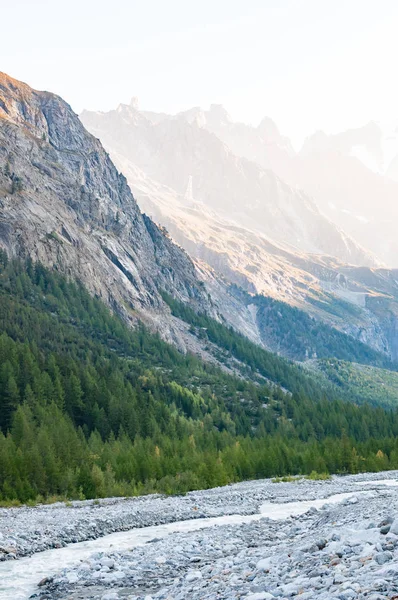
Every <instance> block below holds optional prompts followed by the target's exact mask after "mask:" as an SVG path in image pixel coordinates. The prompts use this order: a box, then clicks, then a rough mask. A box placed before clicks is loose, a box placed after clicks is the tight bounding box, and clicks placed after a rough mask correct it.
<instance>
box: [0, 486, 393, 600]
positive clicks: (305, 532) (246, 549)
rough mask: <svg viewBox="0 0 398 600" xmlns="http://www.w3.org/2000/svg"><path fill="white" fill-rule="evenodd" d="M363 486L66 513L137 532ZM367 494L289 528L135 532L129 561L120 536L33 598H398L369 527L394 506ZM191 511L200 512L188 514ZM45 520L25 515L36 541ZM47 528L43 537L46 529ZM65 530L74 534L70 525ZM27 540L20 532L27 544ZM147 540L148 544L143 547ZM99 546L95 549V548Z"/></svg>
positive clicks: (215, 493)
mask: <svg viewBox="0 0 398 600" xmlns="http://www.w3.org/2000/svg"><path fill="white" fill-rule="evenodd" d="M360 477H361V476H359V477H345V478H343V479H341V478H334V479H333V480H332V481H331V482H314V483H312V482H307V481H304V482H302V483H301V484H300V485H298V484H297V483H295V484H293V483H284V484H272V483H271V482H264V481H263V482H247V483H244V484H238V485H235V486H227V487H225V488H219V489H216V490H208V491H203V492H193V493H192V494H187V495H186V496H185V497H178V498H172V499H169V498H164V499H163V498H160V497H148V498H145V499H136V500H131V501H130V500H128V501H124V502H119V501H105V503H104V506H100V507H96V508H95V509H94V508H93V507H90V506H88V505H87V503H86V504H84V503H83V504H79V505H78V506H79V510H75V509H68V510H72V512H71V515H72V517H73V515H74V514H77V513H78V512H79V513H80V519H81V517H82V515H85V514H86V513H87V514H88V517H89V518H87V522H88V523H90V522H92V516H91V517H90V511H93V510H95V511H96V518H95V521H96V523H97V524H101V523H104V522H106V523H107V526H108V525H109V523H108V521H109V522H110V523H112V514H113V519H114V521H118V523H120V524H122V523H123V522H125V521H123V520H122V519H121V518H120V515H121V514H123V515H126V512H127V511H126V512H125V507H126V506H127V507H128V510H130V517H129V518H130V519H131V518H132V514H131V513H132V512H134V518H135V519H137V518H138V514H139V515H140V518H141V522H143V518H144V515H145V519H146V518H148V519H149V517H150V515H151V514H152V522H153V521H154V520H156V519H158V518H159V515H160V512H161V510H162V507H163V516H164V513H165V512H167V511H168V510H170V513H169V514H170V517H171V515H172V513H171V511H172V509H173V510H174V513H175V514H176V515H177V514H178V515H181V514H192V512H194V513H195V514H196V513H197V512H199V511H200V512H203V513H205V514H206V513H207V514H220V513H219V512H218V511H220V512H221V511H224V512H233V511H235V512H238V511H239V508H241V509H242V511H244V512H249V509H250V505H251V506H252V507H254V508H253V512H254V511H255V510H256V509H257V510H258V507H259V505H260V504H261V503H262V502H263V501H264V500H265V499H266V500H267V501H268V503H269V501H270V500H273V501H277V500H278V499H279V501H280V503H281V504H280V506H281V505H282V504H283V503H285V502H286V501H288V500H289V499H290V500H294V501H300V500H308V499H309V498H320V497H322V495H324V496H326V494H328V495H333V494H335V493H336V492H337V491H345V492H348V493H350V494H352V491H353V489H352V488H353V482H354V481H357V480H358V479H359V478H360ZM362 477H363V476H362ZM368 477H369V476H368ZM378 478H380V475H378ZM338 487H340V489H338ZM367 489H368V492H366V495H365V496H363V495H361V493H362V490H361V489H360V488H359V487H357V486H355V490H356V496H355V497H356V498H357V499H358V502H357V503H356V504H352V503H349V502H345V503H342V504H338V505H335V504H332V503H330V506H329V508H328V510H322V511H308V512H307V513H304V514H301V515H300V516H297V517H289V518H287V519H281V520H271V519H268V518H263V519H257V520H252V521H251V522H243V523H241V524H237V525H233V524H229V525H228V524H225V525H221V526H220V525H218V526H216V527H210V528H207V529H198V530H195V531H193V530H192V531H187V530H186V527H187V525H186V524H184V526H183V529H184V531H180V532H179V531H178V528H177V530H176V531H174V532H173V533H172V535H167V531H169V532H172V528H167V529H166V528H162V527H160V528H159V529H157V530H153V529H151V531H150V534H149V535H148V536H147V537H145V529H139V530H135V531H134V532H133V534H132V535H133V536H136V535H137V532H139V531H141V532H143V534H144V538H140V539H141V540H143V541H144V544H143V545H142V541H141V545H136V547H134V544H132V545H128V546H127V545H125V546H124V547H125V548H129V551H123V550H122V548H121V547H119V548H118V542H117V539H118V538H117V536H116V539H115V538H114V537H112V543H113V544H114V549H115V551H111V552H108V553H103V552H96V553H95V554H93V555H91V557H87V556H85V557H84V562H83V563H80V564H78V565H77V566H76V568H73V569H69V570H68V569H67V570H65V571H63V572H62V573H61V574H60V575H58V576H55V577H54V579H53V580H48V582H47V583H46V584H45V585H43V587H42V588H40V594H41V595H39V596H38V598H44V597H47V598H48V597H51V598H54V600H66V599H67V598H71V597H76V598H82V599H84V600H102V596H103V595H106V594H115V593H116V594H118V596H119V598H120V600H122V599H123V600H124V599H125V598H127V599H128V600H129V599H130V598H134V600H145V597H146V596H149V597H151V598H152V600H166V599H168V598H173V600H186V599H187V598H189V599H190V600H207V599H209V600H215V598H217V599H219V600H238V599H239V600H240V599H246V600H260V599H261V600H270V599H272V598H279V599H281V600H282V599H283V600H286V598H290V597H295V595H296V596H298V597H300V599H302V600H331V599H333V598H336V599H338V600H369V598H370V597H372V595H373V596H374V598H376V597H383V596H384V597H385V598H389V597H392V596H394V595H397V594H398V580H397V574H398V538H397V536H396V535H394V534H390V533H388V534H387V535H383V534H382V533H381V532H380V527H379V526H377V527H372V528H371V529H369V528H368V527H369V523H370V522H371V521H373V522H374V523H378V524H382V523H384V521H386V520H389V519H390V517H389V516H388V515H389V514H390V513H391V514H392V515H394V516H395V515H398V497H396V492H394V491H393V490H392V489H387V488H386V489H383V490H380V489H379V491H372V490H369V488H367ZM170 501H171V502H170ZM107 502H108V503H109V504H108V505H107V504H106V503H107ZM193 506H194V507H199V511H196V510H195V511H192V507H193ZM267 506H268V504H267ZM277 506H278V505H277ZM306 506H307V505H306ZM386 507H388V511H389V513H388V514H386ZM48 510H49V512H50V511H51V509H48ZM58 510H59V509H58ZM63 510H65V509H63ZM184 511H185V512H184ZM287 512H288V511H287ZM43 513H44V511H42V510H40V509H39V510H38V511H36V509H35V510H33V511H31V518H32V516H33V517H34V515H35V514H37V515H38V518H37V522H36V523H32V524H31V528H32V530H35V531H39V533H40V530H39V529H38V528H39V527H44V526H43V524H42V523H40V520H41V518H42V517H43ZM15 514H16V515H18V511H15ZM44 514H45V513H44ZM50 514H51V512H50ZM53 514H54V513H53ZM55 514H56V513H55ZM126 518H127V516H126ZM391 520H392V519H391ZM52 521H53V522H54V521H55V519H53V520H52ZM44 522H45V526H46V528H47V531H48V530H49V526H48V521H44ZM144 522H145V521H144ZM83 523H84V521H83ZM192 525H193V524H192ZM68 526H69V527H72V528H73V519H71V520H70V521H69V523H68ZM14 527H15V522H14ZM100 527H102V525H100ZM176 527H177V526H176ZM27 533H28V532H27V531H25V532H23V534H24V535H25V536H26V535H27ZM3 535H4V533H3ZM13 535H14V533H13ZM123 535H124V534H120V536H121V537H120V540H121V539H123V538H122V536H123ZM27 537H28V539H29V535H27ZM16 539H18V536H17V535H16ZM132 539H133V538H132ZM134 539H136V538H134ZM148 539H149V540H150V543H145V541H146V540H148ZM137 543H138V542H137ZM96 544H97V547H98V541H97V542H96ZM130 549H131V550H130ZM77 550H78V548H77ZM77 561H78V554H77V555H76V562H77ZM50 574H51V573H50V572H49V573H48V575H50Z"/></svg>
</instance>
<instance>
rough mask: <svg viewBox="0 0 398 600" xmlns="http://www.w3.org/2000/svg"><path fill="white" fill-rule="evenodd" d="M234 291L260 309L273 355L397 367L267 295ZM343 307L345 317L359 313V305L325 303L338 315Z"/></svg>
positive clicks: (259, 317) (262, 329)
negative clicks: (350, 312) (334, 359)
mask: <svg viewBox="0 0 398 600" xmlns="http://www.w3.org/2000/svg"><path fill="white" fill-rule="evenodd" d="M231 291H232V293H233V294H235V295H238V296H239V297H240V298H241V299H242V300H243V301H244V302H246V303H247V304H254V305H255V306H256V307H257V323H258V326H259V329H260V332H261V334H262V339H263V341H264V342H265V343H266V344H267V346H268V347H270V348H271V349H272V350H273V351H274V352H280V353H281V354H283V355H284V356H287V357H289V358H291V359H294V360H299V361H303V360H306V359H309V358H331V357H333V358H338V359H340V360H346V361H352V362H357V363H362V364H370V365H373V366H378V367H383V368H386V369H391V368H396V365H392V363H391V361H390V360H389V358H388V357H387V356H385V355H384V354H382V353H381V352H377V350H374V349H373V348H370V346H367V345H366V344H364V343H363V342H360V341H359V340H355V339H354V338H353V337H351V336H349V335H346V334H345V333H342V332H340V331H338V330H337V329H335V328H333V327H330V326H329V325H326V324H325V323H322V322H320V321H317V320H315V319H314V318H313V317H311V316H310V315H308V314H307V313H306V312H305V311H303V310H300V309H299V308H296V307H295V306H290V305H289V304H287V303H286V302H281V301H279V300H274V299H273V298H270V297H266V296H250V295H249V294H247V293H246V292H244V291H243V290H240V289H239V288H237V286H231ZM341 305H342V306H343V308H344V311H345V312H344V313H343V314H344V316H345V317H347V314H349V313H348V309H352V310H353V311H356V310H358V308H357V307H356V306H354V305H351V304H349V303H348V302H344V301H343V300H340V299H338V298H334V297H333V296H331V297H330V302H329V303H325V302H323V303H322V307H323V310H326V308H325V307H328V309H329V310H332V308H331V307H332V306H333V307H334V309H335V311H336V314H337V311H338V309H339V308H340V307H341Z"/></svg>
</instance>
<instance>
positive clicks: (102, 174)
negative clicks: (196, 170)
mask: <svg viewBox="0 0 398 600" xmlns="http://www.w3.org/2000/svg"><path fill="white" fill-rule="evenodd" d="M0 106H1V108H0V110H1V113H0V114H1V117H2V118H1V119H0V214H1V219H0V247H2V248H4V249H6V251H7V252H8V254H9V255H11V256H21V257H26V256H30V257H32V258H33V259H34V260H40V261H41V262H42V263H43V264H45V265H46V266H50V267H52V266H54V265H55V266H56V268H57V269H58V270H60V271H61V272H64V273H66V274H67V275H68V276H72V277H75V278H79V279H80V280H81V281H82V282H83V283H84V284H85V285H86V286H87V288H88V289H89V290H91V291H92V293H95V294H96V295H98V296H100V297H102V299H103V300H104V301H105V302H107V303H108V304H110V305H111V306H112V307H113V308H115V309H116V310H117V311H118V312H120V313H121V314H123V315H124V316H125V317H126V318H128V319H132V318H134V315H140V318H144V319H145V320H146V321H147V322H152V323H155V324H156V322H157V319H158V315H159V313H166V314H165V317H164V318H163V319H162V328H163V330H164V331H165V330H167V326H168V324H167V311H166V310H165V308H164V304H163V301H162V298H161V296H160V294H159V289H165V290H166V291H167V290H168V291H169V293H172V294H174V295H176V296H177V297H180V299H184V300H185V301H190V299H191V300H192V301H193V302H194V303H195V302H196V301H199V304H200V303H201V302H202V300H203V307H206V308H208V303H209V300H208V298H207V294H205V292H204V290H203V289H202V285H201V283H200V281H198V279H197V275H196V272H195V268H194V265H193V263H192V262H191V260H190V259H189V257H188V256H187V255H186V254H185V253H184V252H183V251H182V250H181V249H180V248H178V247H177V246H175V245H174V244H173V243H172V242H171V240H170V239H169V238H168V237H167V236H166V235H165V234H164V233H163V232H162V231H161V230H160V229H158V228H157V227H156V225H155V224H154V223H152V221H151V220H150V219H148V218H144V217H143V215H142V214H141V212H140V210H139V208H138V205H137V203H136V201H135V199H134V196H133V194H132V193H131V191H130V188H129V187H128V185H127V181H126V179H125V177H124V176H123V175H121V174H120V173H119V172H118V171H117V169H116V167H115V166H114V164H113V163H112V161H111V159H110V157H109V155H108V154H107V152H106V151H105V150H104V148H103V147H102V145H101V143H100V142H99V140H98V139H96V138H95V137H94V136H93V135H91V134H90V133H88V132H87V131H86V129H85V128H84V126H83V124H82V122H81V121H80V120H79V118H78V117H77V115H76V114H75V113H74V112H73V111H72V109H71V107H70V106H69V105H68V104H67V103H66V102H65V101H64V100H62V98H60V97H58V96H56V95H54V94H50V93H47V92H38V91H35V90H33V89H31V88H30V87H29V86H27V85H26V84H23V83H20V82H17V81H15V80H13V79H12V78H10V77H8V76H6V75H2V76H1V79H0ZM15 181H17V182H18V185H17V186H16V185H15ZM169 325H170V323H169Z"/></svg>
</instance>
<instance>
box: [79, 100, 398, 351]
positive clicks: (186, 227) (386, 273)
mask: <svg viewBox="0 0 398 600" xmlns="http://www.w3.org/2000/svg"><path fill="white" fill-rule="evenodd" d="M191 112H192V114H188V115H187V114H186V113H185V114H184V115H181V116H180V117H178V118H177V119H173V118H171V117H168V116H167V115H153V114H148V113H145V112H144V113H141V112H140V111H138V110H137V109H136V108H135V107H133V106H130V107H127V106H124V105H122V106H120V107H119V109H118V110H117V111H111V112H110V113H105V114H104V113H87V112H85V113H84V114H83V115H82V118H83V120H84V122H85V123H86V124H87V126H88V127H89V128H90V127H92V130H93V131H94V132H95V134H96V135H100V136H101V139H102V140H103V142H104V144H105V145H106V147H107V149H108V150H109V151H110V153H111V155H112V158H113V160H114V161H115V163H116V164H117V165H118V167H119V169H120V170H121V171H122V172H123V173H124V174H125V175H126V177H127V179H128V181H129V183H130V184H131V185H132V186H133V188H134V190H135V192H136V194H137V198H138V199H139V203H140V206H142V208H143V209H144V210H145V211H146V212H147V213H148V214H150V215H151V216H152V217H153V218H154V219H155V220H156V222H158V223H161V224H162V225H164V226H165V227H166V228H167V229H168V231H169V232H170V234H171V235H172V237H173V239H175V240H176V241H177V242H178V243H179V244H181V246H182V247H184V248H185V249H186V250H187V251H188V252H189V254H190V255H191V256H192V257H194V258H196V259H198V261H199V268H200V271H201V274H202V277H203V279H204V280H205V281H206V285H207V288H208V289H209V290H210V292H211V295H212V297H213V299H214V300H215V301H216V303H217V305H218V309H219V312H220V313H221V314H223V315H224V317H225V318H226V319H227V321H228V322H229V323H230V324H233V325H234V326H235V327H236V328H238V329H239V330H240V331H242V332H243V333H245V335H248V336H249V337H250V338H251V339H252V340H253V341H256V342H257V343H260V344H264V345H265V346H266V347H267V348H270V349H274V350H278V344H277V343H276V342H275V340H271V339H268V338H267V334H266V332H265V331H262V324H261V323H260V322H259V319H258V318H257V316H256V311H257V308H256V306H255V303H244V304H243V305H242V303H239V302H238V301H235V300H231V297H230V295H228V294H226V293H225V286H223V285H221V288H220V276H221V278H223V279H224V280H225V283H226V284H227V285H228V282H229V283H233V284H236V285H237V286H239V287H241V288H243V289H244V290H245V291H246V292H249V293H250V294H264V295H266V296H271V297H272V298H274V299H278V300H283V301H284V302H287V303H288V304H290V305H293V306H295V307H297V308H300V309H303V310H305V311H307V312H308V313H309V314H310V315H311V316H313V317H314V318H315V319H317V320H322V321H324V322H325V323H327V324H328V325H330V326H332V327H336V328H338V329H339V330H340V331H342V332H344V333H346V334H348V335H351V336H353V337H354V338H355V339H359V340H360V341H361V342H364V343H366V344H368V345H370V346H372V348H374V349H376V350H378V351H380V352H383V353H386V354H388V355H389V356H390V357H391V358H393V359H394V360H396V359H397V357H398V337H397V318H398V287H397V285H396V281H397V280H398V279H397V273H396V271H395V270H382V269H373V268H360V267H351V266H347V265H346V264H344V263H342V262H340V261H338V260H337V259H334V258H332V257H331V256H326V255H319V254H310V253H308V252H302V251H298V250H297V249H294V248H293V247H292V246H291V245H289V244H286V240H289V239H290V238H289V234H288V232H287V229H286V227H287V228H289V225H287V226H286V225H283V227H281V228H280V229H279V233H278V236H280V237H281V238H283V240H284V243H282V242H276V241H275V239H273V238H272V235H271V234H270V235H265V234H264V231H260V230H262V229H263V228H262V221H261V220H260V219H259V221H258V224H257V225H256V224H254V223H253V222H252V220H250V224H251V225H250V226H248V225H245V220H244V218H243V217H242V218H241V219H239V221H238V223H236V221H235V220H233V219H232V217H233V202H236V203H237V204H239V201H240V200H239V198H238V197H235V200H231V214H230V215H228V214H226V211H225V210H224V209H223V208H221V209H219V208H218V209H216V206H218V205H219V202H218V200H217V198H215V199H214V205H215V206H213V207H211V206H209V205H208V204H207V203H206V202H205V201H199V200H198V199H197V197H196V196H195V194H196V193H199V194H200V193H201V189H198V188H199V186H198V188H197V189H195V183H194V182H195V180H194V179H193V180H192V189H191V188H190V186H188V190H186V189H185V187H184V186H183V184H182V181H180V180H179V179H178V176H179V170H178V169H177V167H176V165H175V164H174V160H175V157H174V154H175V153H178V155H179V156H180V155H181V156H182V155H183V154H184V153H182V151H181V147H182V146H183V145H184V144H185V145H186V152H185V154H187V155H189V156H190V157H191V158H190V159H189V160H191V161H192V162H194V163H195V164H196V168H198V169H199V167H200V169H202V171H201V172H202V179H203V180H205V177H204V175H205V173H207V172H208V171H207V167H205V160H204V159H202V156H203V155H206V152H205V144H206V143H207V141H206V140H208V139H211V143H212V144H213V145H214V147H216V148H218V149H219V148H220V143H218V144H216V143H215V142H214V135H210V134H209V135H210V138H209V135H206V132H205V131H204V132H203V131H202V133H200V128H199V125H200V127H202V126H203V122H204V121H203V118H202V120H200V119H199V117H198V114H197V110H196V109H195V110H194V111H191ZM213 112H214V110H213ZM216 112H217V111H216ZM205 116H206V115H205ZM216 116H217V117H219V121H220V122H222V123H225V126H224V127H225V128H228V127H232V125H231V123H230V121H229V120H228V119H227V118H226V117H225V116H224V117H222V115H221V117H220V116H219V115H218V114H217V115H216ZM216 116H214V115H213V117H212V125H213V127H214V129H215V122H216V120H217V119H216ZM206 118H207V119H208V121H210V118H209V117H206ZM186 119H187V120H188V121H189V122H188V126H187V125H183V124H181V120H183V121H184V120H186ZM191 121H196V124H195V123H194V124H193V125H192V124H191ZM208 121H206V123H207V122H208ZM160 126H162V127H163V129H162V130H161V131H162V132H163V134H164V137H163V138H162V139H161V140H160V137H161V135H160V129H159V127H160ZM242 127H246V126H243V125H242ZM174 128H175V129H174ZM238 129H239V131H240V128H238ZM233 130H234V129H233ZM252 130H253V131H252ZM252 130H251V129H250V128H249V131H250V132H251V133H250V136H252V137H253V136H254V138H255V139H260V133H259V132H258V131H257V130H255V129H254V128H252ZM165 132H167V134H166V133H165ZM181 132H185V133H184V135H182V133H181ZM163 134H162V135H163ZM247 135H249V134H247ZM261 135H262V136H263V137H265V136H266V135H268V136H271V139H272V140H273V144H274V145H275V144H276V145H277V146H278V147H279V148H280V150H281V151H282V150H283V152H285V151H286V152H291V149H289V148H288V149H287V150H286V149H285V150H284V147H285V146H286V144H287V142H285V141H284V140H283V138H282V139H280V138H281V136H279V134H278V132H277V131H276V132H275V128H273V127H272V124H270V123H266V122H264V123H263V124H262V127H261ZM175 138H178V140H177V143H176V146H174V140H175ZM180 138H181V139H180ZM237 139H238V137H237V136H236V140H237ZM250 139H252V138H250ZM253 143H254V142H253ZM263 145H264V148H265V149H266V148H267V146H266V144H265V142H263ZM175 147H176V152H174V148H175ZM151 148H152V150H151ZM171 148H172V149H173V152H172V151H171V150H170V149H171ZM221 148H222V153H221V157H223V156H225V154H226V153H228V150H227V149H225V147H224V146H221ZM198 152H199V158H198V159H197V160H196V156H197V153H198ZM217 152H218V151H217ZM209 156H210V157H211V159H212V160H213V161H214V163H213V165H212V166H211V168H210V167H209V168H210V173H209V177H212V175H211V174H212V173H213V174H214V172H215V171H217V172H218V177H219V181H218V184H219V185H220V186H221V187H222V186H223V185H224V183H223V181H224V180H225V190H227V191H226V192H225V193H223V197H226V198H227V199H228V201H229V194H228V192H229V190H230V188H231V183H230V182H229V180H228V177H229V173H230V172H229V171H228V170H225V168H224V166H225V163H223V161H222V160H221V162H219V161H218V158H217V156H218V154H217V153H215V154H214V153H213V154H212V153H211V152H210V151H209ZM181 160H182V158H181ZM234 160H235V159H234ZM136 161H137V162H136ZM163 161H164V164H165V165H169V170H170V171H171V172H172V174H171V175H170V173H165V172H164V168H163V167H162V168H161V169H159V172H158V170H157V169H158V165H160V164H162V163H163ZM137 163H138V164H137ZM172 163H173V164H172ZM177 163H178V164H180V158H178V159H177V162H176V164H177ZM250 164H252V163H250ZM139 165H141V166H139ZM170 165H171V166H170ZM156 173H158V175H159V177H160V179H161V180H160V181H159V180H157V179H156ZM164 181H168V182H169V183H170V185H169V184H168V185H166V184H165V183H164ZM188 181H189V178H188ZM233 181H234V179H233ZM184 185H185V186H186V181H185V183H184ZM203 185H206V186H207V183H206V182H204V184H203ZM172 186H175V187H172ZM177 188H178V189H177ZM205 189H206V190H207V189H208V187H206V188H205ZM251 190H252V188H251V187H249V188H248V189H247V190H246V192H242V193H241V195H242V204H241V210H242V212H243V210H244V207H245V206H246V204H247V198H246V197H245V196H244V194H245V193H247V194H248V193H250V192H251ZM220 194H221V192H220ZM273 198H274V197H273ZM296 200H297V197H296ZM277 202H280V203H281V205H283V200H282V198H281V197H279V200H277ZM297 206H298V205H297ZM274 208H275V211H274V213H273V214H272V215H270V216H269V218H268V219H267V225H266V228H268V229H267V230H268V231H271V230H272V229H273V228H275V227H276V228H278V227H279V225H278V223H280V221H284V220H286V221H288V219H287V218H285V217H286V214H285V213H284V212H283V210H284V209H281V211H279V208H278V204H277V206H276V207H274V205H273V204H272V202H271V204H270V207H269V209H270V211H271V212H272V211H273V209H274ZM247 210H248V212H250V210H249V209H247ZM290 216H291V215H290ZM292 221H294V226H295V223H296V221H298V222H299V223H300V216H299V218H298V219H295V218H294V219H292ZM272 224H273V225H272ZM336 231H337V230H336ZM319 232H321V229H320V230H319ZM296 234H297V230H296ZM321 237H325V236H323V235H322V234H321ZM339 239H340V241H341V240H342V238H341V237H340V238H339ZM346 249H347V252H348V247H347V248H346ZM207 265H208V266H210V267H211V268H210V270H209V269H208V267H207ZM337 306H338V308H337ZM309 349H310V345H309Z"/></svg>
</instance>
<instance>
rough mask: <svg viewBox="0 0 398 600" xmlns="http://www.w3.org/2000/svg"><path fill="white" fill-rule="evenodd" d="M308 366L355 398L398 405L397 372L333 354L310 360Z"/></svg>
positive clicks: (374, 402)
mask: <svg viewBox="0 0 398 600" xmlns="http://www.w3.org/2000/svg"><path fill="white" fill-rule="evenodd" d="M309 366H310V367H311V368H314V369H316V371H317V372H318V373H320V374H322V375H324V376H325V377H326V378H327V380H328V381H329V382H330V383H332V384H333V385H335V386H338V387H339V388H340V389H341V390H342V393H344V394H345V396H347V395H348V394H349V395H350V396H351V397H352V398H356V399H357V401H358V402H362V403H363V402H368V403H369V404H373V405H375V406H385V407H391V406H398V373H397V372H395V371H389V370H387V369H380V368H377V367H372V366H369V365H360V364H356V363H351V362H347V361H342V360H336V359H334V358H330V359H322V360H318V361H309Z"/></svg>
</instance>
